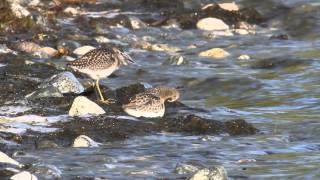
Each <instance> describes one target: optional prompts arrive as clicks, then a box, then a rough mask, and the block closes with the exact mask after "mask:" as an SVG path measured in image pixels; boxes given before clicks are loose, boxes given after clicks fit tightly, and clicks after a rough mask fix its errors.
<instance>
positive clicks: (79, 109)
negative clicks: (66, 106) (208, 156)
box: [69, 96, 106, 116]
mask: <svg viewBox="0 0 320 180" xmlns="http://www.w3.org/2000/svg"><path fill="white" fill-rule="evenodd" d="M105 113H106V112H105V111H104V110H103V109H102V108H101V107H100V106H99V105H97V104H96V103H95V102H93V101H91V100H89V99H88V98H86V97H84V96H78V97H76V98H75V99H74V101H73V103H72V105H71V108H70V110H69V116H89V115H100V114H105Z"/></svg>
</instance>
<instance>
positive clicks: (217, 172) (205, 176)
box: [189, 166, 228, 180]
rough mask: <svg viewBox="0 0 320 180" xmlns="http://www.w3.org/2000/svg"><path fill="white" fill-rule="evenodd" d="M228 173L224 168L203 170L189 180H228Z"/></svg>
mask: <svg viewBox="0 0 320 180" xmlns="http://www.w3.org/2000/svg"><path fill="white" fill-rule="evenodd" d="M227 179H228V176H227V171H226V170H225V168H224V167H223V166H215V167H212V168H203V169H200V170H198V171H197V172H196V173H194V174H193V175H192V176H191V178H190V179H189V180H227Z"/></svg>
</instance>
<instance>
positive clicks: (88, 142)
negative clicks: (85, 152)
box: [72, 135, 99, 148]
mask: <svg viewBox="0 0 320 180" xmlns="http://www.w3.org/2000/svg"><path fill="white" fill-rule="evenodd" d="M98 146H99V143H97V142H95V141H94V140H92V139H91V138H89V137H88V136H85V135H80V136H78V137H77V138H76V139H75V140H74V142H73V144H72V147H74V148H79V147H98Z"/></svg>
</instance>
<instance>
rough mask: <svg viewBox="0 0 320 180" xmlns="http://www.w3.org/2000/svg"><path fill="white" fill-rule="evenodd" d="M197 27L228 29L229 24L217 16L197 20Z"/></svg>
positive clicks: (202, 28)
mask: <svg viewBox="0 0 320 180" xmlns="http://www.w3.org/2000/svg"><path fill="white" fill-rule="evenodd" d="M197 28H198V29H200V30H205V31H215V30H216V31H218V30H228V29H229V26H228V25H227V24H226V23H224V22H223V21H222V20H221V19H217V18H211V17H209V18H204V19H200V20H199V21H198V22H197Z"/></svg>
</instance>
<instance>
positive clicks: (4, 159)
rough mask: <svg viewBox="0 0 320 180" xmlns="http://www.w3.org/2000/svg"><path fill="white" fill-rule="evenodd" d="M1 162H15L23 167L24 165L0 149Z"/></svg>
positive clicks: (14, 163)
mask: <svg viewBox="0 0 320 180" xmlns="http://www.w3.org/2000/svg"><path fill="white" fill-rule="evenodd" d="M0 163H6V164H13V165H16V166H18V167H22V166H23V165H22V164H20V163H19V162H18V161H16V160H14V159H12V158H11V157H9V156H8V155H6V154H5V153H3V152H1V151H0Z"/></svg>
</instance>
